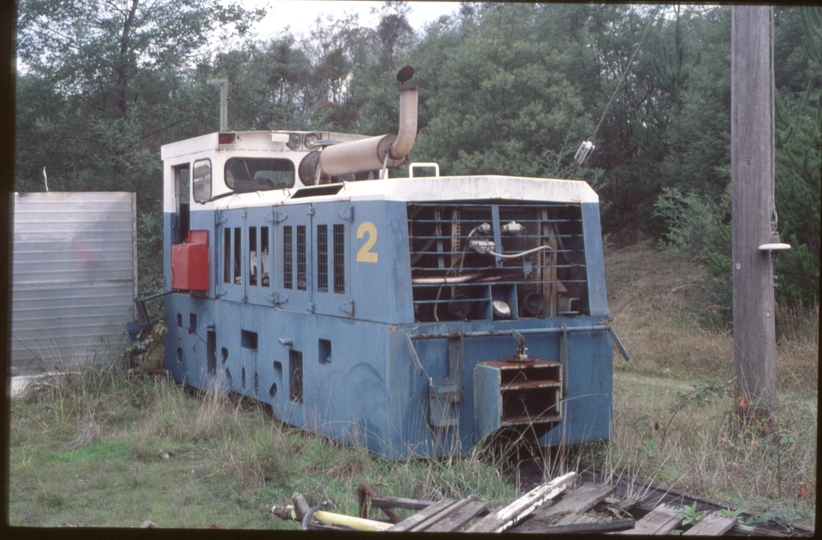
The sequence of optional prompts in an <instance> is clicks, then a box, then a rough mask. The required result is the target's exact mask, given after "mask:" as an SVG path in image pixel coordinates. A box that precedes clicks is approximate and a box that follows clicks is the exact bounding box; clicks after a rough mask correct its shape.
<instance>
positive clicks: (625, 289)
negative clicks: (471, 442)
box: [590, 241, 819, 525]
mask: <svg viewBox="0 0 822 540" xmlns="http://www.w3.org/2000/svg"><path fill="white" fill-rule="evenodd" d="M700 273H701V271H700V269H699V268H698V267H696V266H692V265H688V264H683V263H682V262H681V261H680V260H677V259H674V258H672V257H671V256H670V255H667V254H665V253H660V252H659V251H657V250H655V249H653V248H652V246H651V243H650V241H645V242H640V243H639V244H636V245H634V246H630V247H628V248H623V249H620V250H612V251H611V252H610V253H609V257H607V258H606V274H607V276H608V278H609V291H610V294H609V299H610V302H611V305H610V308H611V313H612V315H613V317H614V325H615V327H616V329H617V331H618V332H619V334H620V336H621V338H622V339H623V341H624V342H625V344H626V347H627V348H628V350H629V352H630V353H631V360H630V361H629V362H623V361H622V360H621V359H619V357H618V356H616V355H615V358H616V360H615V364H614V367H615V375H614V380H615V383H614V384H615V388H614V433H613V439H612V441H611V443H610V444H608V445H599V446H598V445H591V449H590V452H591V454H592V455H593V456H595V457H598V458H599V459H600V461H602V462H603V463H604V465H605V468H606V469H610V470H613V471H623V472H626V473H627V474H630V475H632V476H636V477H641V478H644V479H646V480H649V481H653V482H655V483H657V484H660V485H664V486H670V487H676V488H679V489H681V490H684V491H689V492H692V493H696V494H699V495H702V496H705V497H709V498H713V499H716V500H721V501H725V502H727V503H729V504H730V505H732V506H734V507H737V508H740V507H741V508H745V509H747V510H749V511H754V512H762V513H767V514H768V515H769V516H776V517H781V518H783V519H785V520H787V521H789V522H801V523H805V524H809V525H813V520H814V516H815V508H816V449H817V445H816V442H817V427H816V422H817V394H818V350H819V333H818V324H819V323H818V321H819V310H818V307H817V308H814V309H812V310H797V309H794V310H790V309H785V308H780V309H778V310H777V313H776V315H777V351H776V352H777V357H776V361H777V375H778V383H777V384H778V398H777V401H778V403H777V408H776V411H775V413H774V415H773V419H774V421H775V429H772V430H770V431H769V430H768V429H766V426H764V425H761V424H759V423H758V422H757V421H756V420H755V419H744V418H739V417H738V416H737V415H736V408H735V402H734V380H733V377H734V367H733V336H732V334H731V333H730V332H719V331H716V330H713V329H710V328H705V327H703V326H701V325H700V324H699V323H698V319H697V317H696V315H695V312H696V310H697V308H698V306H694V305H693V304H692V300H691V299H690V295H691V294H692V293H693V292H695V291H696V290H697V289H698V288H699V287H700Z"/></svg>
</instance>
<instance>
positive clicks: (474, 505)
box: [425, 500, 488, 532]
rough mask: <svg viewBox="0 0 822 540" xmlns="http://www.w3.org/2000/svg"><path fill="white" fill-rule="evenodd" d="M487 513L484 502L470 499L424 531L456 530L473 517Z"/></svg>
mask: <svg viewBox="0 0 822 540" xmlns="http://www.w3.org/2000/svg"><path fill="white" fill-rule="evenodd" d="M484 513H488V508H487V507H486V506H485V504H484V503H481V502H479V501H474V500H470V501H468V503H467V504H465V505H463V506H462V507H460V508H457V509H456V510H455V511H453V512H450V513H449V514H448V515H447V516H445V517H444V518H443V519H441V520H440V521H438V522H437V523H434V524H433V525H431V526H430V527H428V528H427V529H425V532H456V531H458V530H460V529H461V528H462V527H463V526H465V524H467V523H468V522H469V521H471V520H472V519H474V518H475V517H477V516H479V515H481V514H484Z"/></svg>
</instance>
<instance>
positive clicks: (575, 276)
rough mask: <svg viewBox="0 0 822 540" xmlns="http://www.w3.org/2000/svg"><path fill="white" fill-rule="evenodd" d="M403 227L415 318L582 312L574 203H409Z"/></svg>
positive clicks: (584, 297) (581, 255)
mask: <svg viewBox="0 0 822 540" xmlns="http://www.w3.org/2000/svg"><path fill="white" fill-rule="evenodd" d="M408 233H409V241H410V263H411V276H412V286H413V294H414V313H415V318H416V319H417V320H418V321H421V322H426V321H438V320H459V319H470V320H474V319H492V318H512V319H515V318H523V317H555V316H573V315H577V314H585V313H587V312H588V293H587V290H588V289H587V282H586V271H585V252H584V244H583V237H582V234H583V228H582V217H581V209H580V206H579V205H574V204H546V203H542V204H537V203H531V204H529V203H523V204H493V203H487V204H478V203H453V202H449V203H427V204H419V203H411V204H409V205H408ZM495 303H496V307H497V308H499V309H497V310H496V311H495ZM500 303H503V304H504V305H501V304H500ZM504 306H507V307H508V309H509V310H510V315H508V316H507V317H506V316H505V312H504V309H502V307H504Z"/></svg>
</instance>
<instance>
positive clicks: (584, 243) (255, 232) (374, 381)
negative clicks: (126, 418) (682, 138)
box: [162, 72, 618, 459]
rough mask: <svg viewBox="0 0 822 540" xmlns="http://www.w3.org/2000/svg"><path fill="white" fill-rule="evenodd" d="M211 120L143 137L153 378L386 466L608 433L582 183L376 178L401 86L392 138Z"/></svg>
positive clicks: (608, 340) (599, 308)
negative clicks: (355, 449) (153, 170)
mask: <svg viewBox="0 0 822 540" xmlns="http://www.w3.org/2000/svg"><path fill="white" fill-rule="evenodd" d="M406 75H407V72H406ZM401 82H402V80H401ZM223 90H224V91H225V87H224V88H223ZM222 118H223V120H222V122H221V124H223V125H222V126H221V131H220V132H218V133H211V134H208V135H204V136H201V137H196V138H193V139H188V140H184V141H180V142H175V143H173V144H168V145H165V146H163V148H162V159H163V169H164V226H165V237H164V248H163V250H164V251H163V253H164V268H165V287H166V290H167V291H170V294H168V295H167V296H166V299H165V323H166V325H167V327H168V329H169V332H168V334H167V335H166V339H165V368H166V370H167V371H168V372H169V373H170V374H171V375H172V376H173V377H174V379H176V380H177V381H180V382H182V383H185V384H186V385H190V386H192V387H196V388H200V389H214V388H222V389H225V390H228V391H231V392H236V393H239V394H243V395H245V396H248V397H250V398H253V399H256V400H260V401H262V402H265V403H267V404H268V405H270V406H271V408H272V410H273V413H274V415H275V416H276V417H277V418H279V419H281V420H283V421H284V422H287V423H289V424H291V425H294V426H298V427H300V428H303V429H306V430H309V431H312V432H315V433H318V434H320V435H322V436H325V437H328V438H330V439H333V440H336V441H340V442H343V443H347V444H358V445H365V446H367V447H368V449H369V450H370V451H371V452H374V453H377V454H381V455H384V456H386V457H388V458H390V459H397V458H409V457H416V456H442V455H447V454H454V453H465V452H467V451H469V450H470V449H471V448H472V447H473V446H474V445H475V444H477V443H478V442H479V441H480V440H482V439H484V438H485V437H488V436H494V435H503V434H513V435H516V436H520V435H521V436H525V437H527V438H528V439H530V440H533V441H535V442H536V443H537V444H539V445H541V446H555V445H559V444H562V443H566V444H575V443H581V442H586V441H592V440H598V439H607V438H608V437H609V434H610V429H611V419H612V373H613V370H612V360H613V357H612V344H613V340H615V339H616V335H615V334H614V333H613V329H612V327H611V319H610V317H609V314H608V304H607V299H606V292H605V275H604V266H603V254H602V239H601V230H600V221H599V203H598V197H597V195H596V193H595V192H594V191H593V190H592V189H591V188H590V186H588V184H586V183H585V182H582V181H570V180H555V179H542V178H522V177H508V176H439V172H438V167H437V166H436V164H431V163H425V164H410V165H409V177H408V178H388V175H387V170H388V169H389V168H391V167H396V166H398V165H400V164H403V163H406V162H407V161H408V159H407V156H408V153H409V152H410V150H411V147H412V146H413V143H414V139H415V137H416V131H417V126H416V118H417V87H415V86H413V85H408V84H401V86H400V127H399V131H398V133H397V134H396V135H394V134H390V135H383V136H378V137H365V136H360V135H351V134H344V133H333V132H303V131H254V132H233V131H228V130H227V129H226V128H225V125H224V124H225V110H223V112H222ZM421 171H423V172H426V175H425V176H421V175H420V174H419V173H420V172H421ZM617 342H618V340H617Z"/></svg>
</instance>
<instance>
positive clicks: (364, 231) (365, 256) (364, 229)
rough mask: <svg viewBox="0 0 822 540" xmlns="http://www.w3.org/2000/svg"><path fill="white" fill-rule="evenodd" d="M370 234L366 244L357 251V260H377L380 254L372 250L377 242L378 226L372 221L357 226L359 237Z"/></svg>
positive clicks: (373, 261)
mask: <svg viewBox="0 0 822 540" xmlns="http://www.w3.org/2000/svg"><path fill="white" fill-rule="evenodd" d="M366 235H367V236H368V239H367V240H366V241H365V244H363V246H362V247H361V248H360V250H359V251H358V252H357V262H372V263H375V262H377V259H378V254H377V253H375V252H373V251H371V248H372V247H374V244H376V243H377V227H376V226H375V225H374V224H373V223H371V222H370V221H366V222H364V223H363V224H362V225H360V226H359V227H358V228H357V238H362V237H364V236H366Z"/></svg>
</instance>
